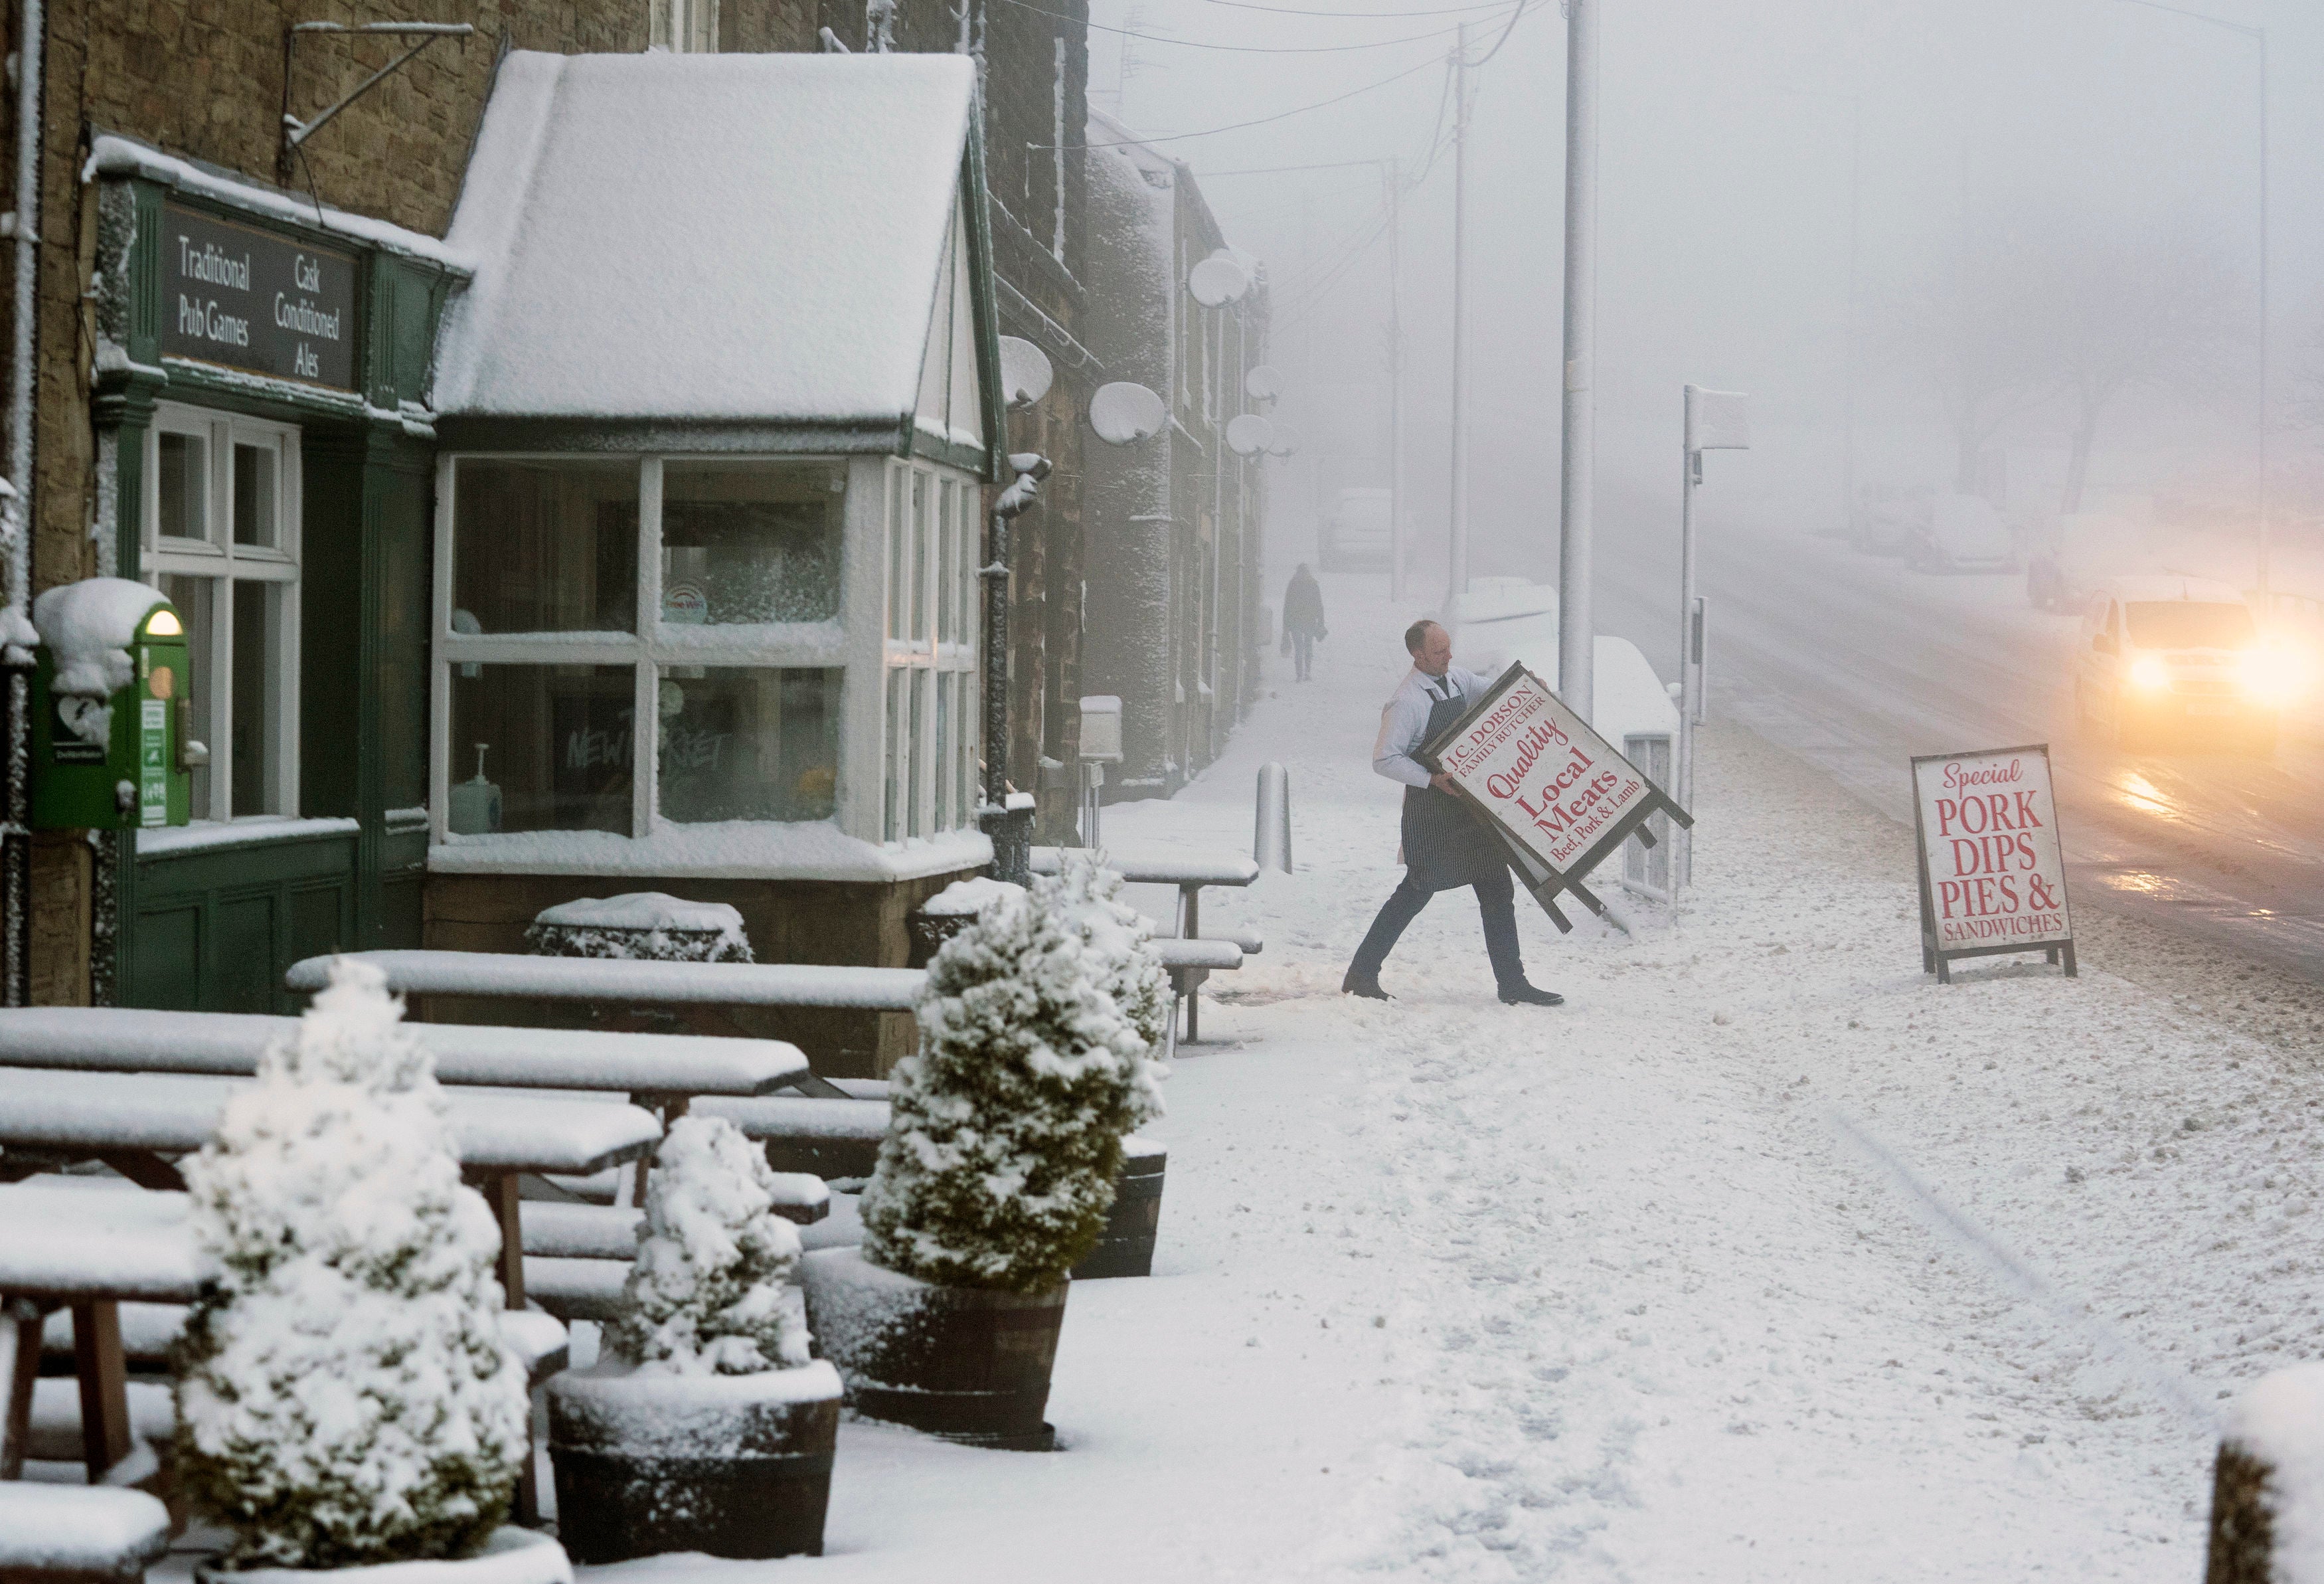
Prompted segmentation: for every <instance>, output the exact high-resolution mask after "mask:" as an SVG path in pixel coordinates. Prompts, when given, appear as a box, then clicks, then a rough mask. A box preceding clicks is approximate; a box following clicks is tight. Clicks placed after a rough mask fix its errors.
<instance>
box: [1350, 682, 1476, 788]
mask: <svg viewBox="0 0 2324 1584" xmlns="http://www.w3.org/2000/svg"><path fill="white" fill-rule="evenodd" d="M1447 685H1449V686H1450V687H1451V688H1452V691H1453V692H1454V693H1456V694H1459V695H1461V696H1462V698H1465V699H1473V698H1475V697H1476V696H1477V695H1478V694H1479V693H1480V692H1481V691H1483V690H1484V689H1485V688H1486V687H1488V686H1489V683H1488V682H1487V681H1486V680H1485V679H1484V678H1483V677H1480V676H1479V675H1478V674H1477V673H1476V672H1473V671H1463V670H1462V669H1461V668H1460V667H1459V666H1457V665H1448V666H1446V667H1445V668H1444V674H1443V676H1442V677H1433V676H1429V675H1428V674H1426V673H1425V672H1423V671H1422V670H1421V669H1420V668H1419V667H1418V666H1414V667H1413V668H1412V670H1411V671H1410V672H1407V673H1406V676H1405V679H1404V681H1402V682H1400V683H1398V684H1397V690H1396V692H1395V693H1394V694H1393V695H1392V696H1391V697H1390V698H1389V699H1388V704H1387V707H1386V708H1384V709H1381V711H1380V729H1379V741H1377V742H1375V743H1374V744H1373V745H1372V768H1373V769H1374V770H1375V771H1378V772H1379V773H1380V774H1382V775H1385V776H1387V777H1388V779H1389V780H1390V781H1400V782H1402V783H1404V784H1405V785H1406V786H1426V785H1427V784H1428V771H1427V769H1426V768H1425V766H1424V765H1422V764H1421V763H1420V762H1419V761H1418V760H1416V759H1415V758H1414V757H1413V756H1412V751H1413V750H1414V749H1415V748H1417V747H1418V746H1420V745H1421V744H1422V743H1423V742H1424V741H1425V740H1426V739H1427V736H1428V716H1429V712H1430V711H1432V710H1434V709H1435V708H1436V704H1437V701H1438V700H1439V699H1442V698H1443V697H1444V689H1445V687H1446V686H1447Z"/></svg>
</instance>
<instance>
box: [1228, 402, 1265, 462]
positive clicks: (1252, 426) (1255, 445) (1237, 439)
mask: <svg viewBox="0 0 2324 1584" xmlns="http://www.w3.org/2000/svg"><path fill="white" fill-rule="evenodd" d="M1274 443H1275V425H1273V424H1272V423H1269V422H1268V421H1267V420H1266V419H1264V418H1261V417H1260V416H1259V414H1258V413H1256V412H1246V413H1244V414H1243V415H1242V416H1241V417H1240V418H1230V419H1228V420H1227V449H1229V450H1231V451H1232V452H1233V453H1234V454H1235V455H1236V456H1238V457H1256V456H1258V455H1259V452H1261V451H1263V450H1265V449H1268V447H1269V446H1271V445H1273V444H1274Z"/></svg>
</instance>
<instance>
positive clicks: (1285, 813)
mask: <svg viewBox="0 0 2324 1584" xmlns="http://www.w3.org/2000/svg"><path fill="white" fill-rule="evenodd" d="M1250 857H1251V862H1253V863H1255V864H1257V865H1258V866H1259V867H1260V868H1262V869H1280V870H1282V871H1283V872H1284V873H1285V874H1286V875H1288V874H1289V873H1291V773H1290V772H1289V771H1287V770H1286V769H1284V768H1283V766H1282V765H1280V764H1274V763H1271V762H1270V763H1268V764H1262V765H1260V766H1259V814H1258V819H1257V821H1256V822H1255V826H1254V829H1252V831H1251V838H1250Z"/></svg>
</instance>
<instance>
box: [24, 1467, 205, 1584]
mask: <svg viewBox="0 0 2324 1584" xmlns="http://www.w3.org/2000/svg"><path fill="white" fill-rule="evenodd" d="M169 1547H170V1510H169V1509H168V1508H167V1507H165V1506H163V1505H161V1502H160V1501H159V1500H158V1499H157V1498H155V1497H153V1496H147V1495H146V1494H145V1493H144V1492H143V1491H142V1490H108V1489H105V1488H102V1487H99V1488H94V1489H92V1488H90V1487H86V1486H70V1485H23V1484H13V1483H12V1484H0V1584H137V1580H139V1579H143V1577H144V1576H145V1569H146V1567H147V1566H148V1564H150V1563H152V1562H153V1561H156V1560H157V1559H158V1558H159V1557H160V1556H161V1553H162V1552H165V1551H167V1550H168V1549H169Z"/></svg>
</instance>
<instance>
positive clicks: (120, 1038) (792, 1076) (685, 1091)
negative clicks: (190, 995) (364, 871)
mask: <svg viewBox="0 0 2324 1584" xmlns="http://www.w3.org/2000/svg"><path fill="white" fill-rule="evenodd" d="M527 960H530V959H527ZM408 1026H409V1027H410V1030H411V1032H412V1033H414V1034H415V1035H417V1036H418V1037H419V1040H420V1043H421V1044H423V1045H425V1046H427V1047H428V1050H429V1053H430V1054H431V1055H433V1056H434V1057H435V1058H436V1076H437V1078H438V1079H440V1080H442V1081H443V1082H445V1083H447V1084H492V1085H495V1086H498V1087H501V1088H530V1089H595V1090H606V1091H612V1092H616V1093H622V1094H666V1095H761V1094H765V1093H767V1092H768V1091H769V1090H770V1089H777V1088H782V1087H783V1086H784V1085H785V1084H788V1083H792V1082H795V1081H797V1080H798V1079H799V1078H801V1077H803V1076H805V1074H806V1073H807V1058H806V1057H805V1056H803V1055H801V1054H800V1053H799V1050H798V1047H797V1046H796V1045H788V1044H785V1043H784V1042H782V1041H780V1040H737V1039H724V1038H717V1037H712V1036H706V1035H693V1034H616V1033H601V1032H598V1031H595V1030H580V1031H568V1030H562V1029H518V1028H491V1027H484V1026H481V1025H477V1024H409V1025H408ZM298 1027H299V1020H298V1019H297V1018H295V1017H266V1016H262V1015H260V1014H255V1013H238V1012H146V1011H140V1010H134V1009H131V1008H127V1007H97V1006H21V1007H10V1008H6V1009H0V1067H45V1068H70V1069H74V1070H80V1071H88V1072H176V1073H198V1074H207V1075H211V1076H220V1077H226V1078H242V1077H248V1076H249V1075H251V1074H253V1073H254V1072H256V1071H257V1070H258V1058H259V1056H260V1054H261V1053H262V1052H263V1051H264V1050H265V1049H266V1047H267V1046H268V1045H269V1044H271V1043H272V1042H275V1041H278V1040H283V1041H287V1040H289V1039H291V1038H292V1037H294V1036H295V1034H296V1033H297V1031H298Z"/></svg>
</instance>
